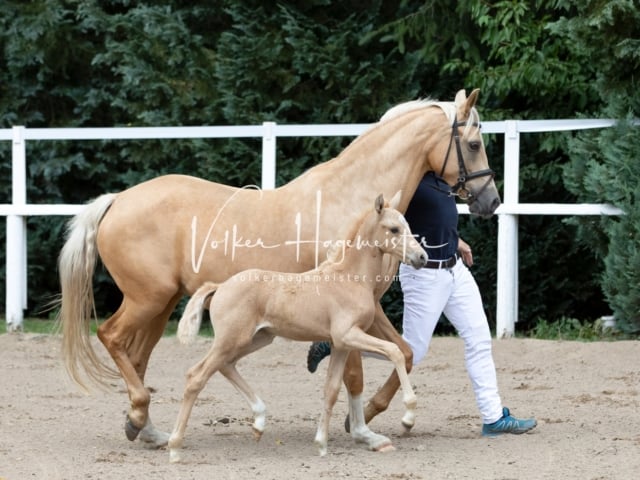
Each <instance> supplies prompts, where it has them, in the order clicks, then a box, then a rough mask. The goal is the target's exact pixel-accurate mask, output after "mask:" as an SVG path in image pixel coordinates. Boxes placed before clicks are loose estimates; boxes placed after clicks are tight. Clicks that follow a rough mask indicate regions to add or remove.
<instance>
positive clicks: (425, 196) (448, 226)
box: [405, 172, 458, 260]
mask: <svg viewBox="0 0 640 480" xmlns="http://www.w3.org/2000/svg"><path fill="white" fill-rule="evenodd" d="M450 192H451V187H449V185H448V184H447V183H446V182H445V181H444V180H443V179H442V178H440V177H438V176H437V175H436V174H435V172H427V174H426V175H425V176H424V177H423V178H422V180H420V184H419V185H418V189H417V190H416V193H415V195H414V196H413V198H412V199H411V202H409V207H408V208H407V213H406V214H405V218H406V219H407V222H409V226H410V227H411V232H412V233H413V235H414V236H415V237H416V238H417V240H418V242H419V243H420V245H422V248H424V249H425V251H426V252H427V255H428V256H429V258H430V259H433V260H446V259H448V258H450V257H452V256H453V255H455V253H456V251H457V250H458V209H457V207H456V200H455V197H454V196H453V195H449V193H450Z"/></svg>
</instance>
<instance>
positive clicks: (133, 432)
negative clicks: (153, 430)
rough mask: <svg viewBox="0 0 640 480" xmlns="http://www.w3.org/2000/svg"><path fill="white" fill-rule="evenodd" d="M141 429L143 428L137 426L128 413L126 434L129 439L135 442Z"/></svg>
mask: <svg viewBox="0 0 640 480" xmlns="http://www.w3.org/2000/svg"><path fill="white" fill-rule="evenodd" d="M140 430H142V429H141V428H138V427H136V426H135V425H134V424H133V423H132V422H131V419H130V418H129V415H127V421H126V422H124V434H125V435H126V436H127V439H128V440H129V441H130V442H133V441H134V440H135V439H136V438H137V437H138V434H139V433H140Z"/></svg>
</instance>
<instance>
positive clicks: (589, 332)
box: [531, 317, 622, 341]
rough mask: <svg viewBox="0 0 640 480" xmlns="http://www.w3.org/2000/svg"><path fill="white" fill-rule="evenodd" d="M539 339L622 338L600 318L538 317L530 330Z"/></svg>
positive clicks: (583, 339) (594, 339)
mask: <svg viewBox="0 0 640 480" xmlns="http://www.w3.org/2000/svg"><path fill="white" fill-rule="evenodd" d="M531 336H532V337H533V338H537V339H540V340H581V341H596V340H614V339H617V338H622V337H621V335H620V334H619V332H618V331H617V330H615V329H613V328H609V327H605V326H604V325H603V323H602V321H601V320H596V321H594V322H584V321H583V322H581V321H580V320H578V319H576V318H568V317H560V318H559V319H558V320H556V321H554V322H548V321H547V320H544V319H538V321H537V322H536V324H535V327H534V328H533V330H532V332H531Z"/></svg>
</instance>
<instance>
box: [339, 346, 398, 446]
mask: <svg viewBox="0 0 640 480" xmlns="http://www.w3.org/2000/svg"><path fill="white" fill-rule="evenodd" d="M331 356H333V351H332V352H331ZM343 380H344V384H345V385H346V386H347V394H348V397H349V415H348V416H347V419H346V421H345V429H346V430H347V432H349V433H351V437H352V438H353V439H354V440H355V441H356V442H357V443H365V444H367V446H368V447H369V449H370V450H373V451H375V452H389V451H392V450H395V448H394V447H393V445H392V443H391V440H390V439H389V438H388V437H385V436H384V435H380V434H378V433H375V432H373V431H372V430H371V429H370V428H369V427H368V426H367V423H366V422H365V414H364V410H363V403H362V392H363V370H362V357H361V356H360V351H358V350H352V351H351V352H350V353H349V356H348V358H347V363H346V367H345V370H344V374H343Z"/></svg>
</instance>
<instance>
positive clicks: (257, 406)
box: [220, 331, 273, 440]
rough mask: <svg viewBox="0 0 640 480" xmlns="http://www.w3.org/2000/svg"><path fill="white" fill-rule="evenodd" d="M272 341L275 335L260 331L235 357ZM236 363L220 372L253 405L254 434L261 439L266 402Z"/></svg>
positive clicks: (243, 355) (244, 354)
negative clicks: (247, 380) (241, 372)
mask: <svg viewBox="0 0 640 480" xmlns="http://www.w3.org/2000/svg"><path fill="white" fill-rule="evenodd" d="M271 342H273V335H269V334H267V333H265V332H263V331H259V332H258V333H256V335H255V336H254V337H253V342H252V343H251V345H249V346H248V347H246V348H244V349H241V350H240V351H239V352H238V354H237V355H236V357H235V358H236V361H237V360H239V359H240V358H242V357H245V356H246V355H249V354H250V353H252V352H255V351H256V350H259V349H261V348H262V347H265V346H267V345H269V344H270V343H271ZM235 364H236V362H233V363H232V364H230V365H225V366H224V367H223V368H221V369H220V373H222V374H223V375H224V376H225V377H226V378H227V380H229V382H231V384H232V385H233V386H234V387H235V388H236V390H238V392H240V394H241V395H242V396H243V397H244V399H245V400H246V401H247V403H249V405H250V406H251V410H252V411H253V425H252V428H253V436H254V438H255V439H256V440H260V438H262V434H263V432H264V427H265V424H266V416H267V415H266V413H267V409H266V406H265V404H264V402H263V401H262V400H261V399H260V397H258V396H257V395H256V394H255V392H254V391H253V389H252V388H251V387H250V386H249V384H248V383H247V382H246V381H245V379H244V378H243V377H242V376H241V375H240V373H239V372H238V370H236V366H235Z"/></svg>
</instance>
